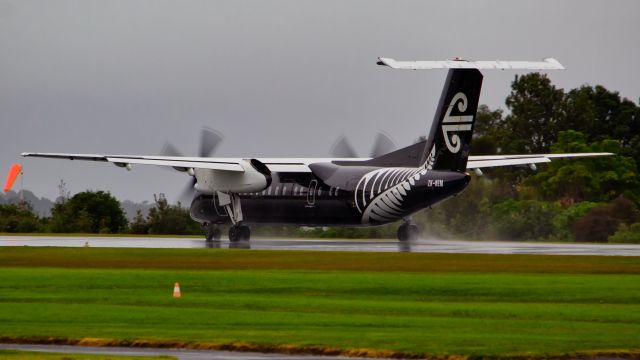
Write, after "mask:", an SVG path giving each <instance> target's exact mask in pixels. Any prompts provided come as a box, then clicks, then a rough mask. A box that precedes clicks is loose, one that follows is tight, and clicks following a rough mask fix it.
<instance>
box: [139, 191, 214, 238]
mask: <svg viewBox="0 0 640 360" xmlns="http://www.w3.org/2000/svg"><path fill="white" fill-rule="evenodd" d="M155 201H156V206H155V207H153V208H151V209H150V210H149V215H148V216H147V225H148V226H149V234H171V235H186V234H193V235H196V234H201V233H202V229H201V228H200V225H199V224H198V223H197V222H195V221H193V220H192V219H191V216H190V214H189V210H187V209H183V208H182V207H181V206H180V203H178V204H177V205H171V204H169V203H168V202H167V199H166V198H165V196H164V194H160V195H159V196H158V197H156V199H155Z"/></svg>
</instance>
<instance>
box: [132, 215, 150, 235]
mask: <svg viewBox="0 0 640 360" xmlns="http://www.w3.org/2000/svg"><path fill="white" fill-rule="evenodd" d="M129 232H131V233H132V234H148V233H149V223H148V222H147V219H145V218H144V216H142V211H140V210H137V211H136V217H135V218H134V219H133V222H132V223H131V224H130V225H129Z"/></svg>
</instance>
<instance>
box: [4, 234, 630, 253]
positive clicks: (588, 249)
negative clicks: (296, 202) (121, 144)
mask: <svg viewBox="0 0 640 360" xmlns="http://www.w3.org/2000/svg"><path fill="white" fill-rule="evenodd" d="M0 246H68V247H81V246H89V247H123V248H212V249H227V248H228V249H253V250H313V251H370V252H431V253H478V254H553V255H609V256H614V255H615V256H640V245H634V244H575V243H539V242H510V241H459V240H439V239H421V240H417V241H413V242H399V241H397V240H392V239H389V240H377V239H376V240H366V239H363V240H335V239H330V240H325V239H267V238H257V239H252V240H251V241H238V242H229V241H228V240H220V241H209V242H207V241H205V240H204V239H202V240H201V239H194V238H179V237H175V238H151V237H148V238H146V237H145V238H140V237H64V236H0Z"/></svg>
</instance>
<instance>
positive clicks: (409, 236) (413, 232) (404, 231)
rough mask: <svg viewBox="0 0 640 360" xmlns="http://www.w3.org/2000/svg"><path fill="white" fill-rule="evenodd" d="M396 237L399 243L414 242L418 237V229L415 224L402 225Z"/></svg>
mask: <svg viewBox="0 0 640 360" xmlns="http://www.w3.org/2000/svg"><path fill="white" fill-rule="evenodd" d="M397 235H398V240H400V241H415V240H418V237H420V229H419V228H418V226H417V225H415V224H402V225H400V227H399V228H398V233H397Z"/></svg>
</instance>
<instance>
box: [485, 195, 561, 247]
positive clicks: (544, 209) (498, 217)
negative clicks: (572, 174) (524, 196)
mask: <svg viewBox="0 0 640 360" xmlns="http://www.w3.org/2000/svg"><path fill="white" fill-rule="evenodd" d="M559 211H560V206H559V205H557V204H554V203H549V202H544V201H536V200H520V201H516V200H513V199H509V200H506V201H503V202H500V203H498V204H495V205H494V206H493V207H492V208H491V220H492V226H493V227H494V228H495V233H496V235H497V236H498V237H499V238H501V239H505V240H536V239H545V238H549V237H551V236H552V235H553V234H554V230H555V227H554V223H553V220H554V218H555V217H556V216H557V214H558V212H559Z"/></svg>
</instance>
